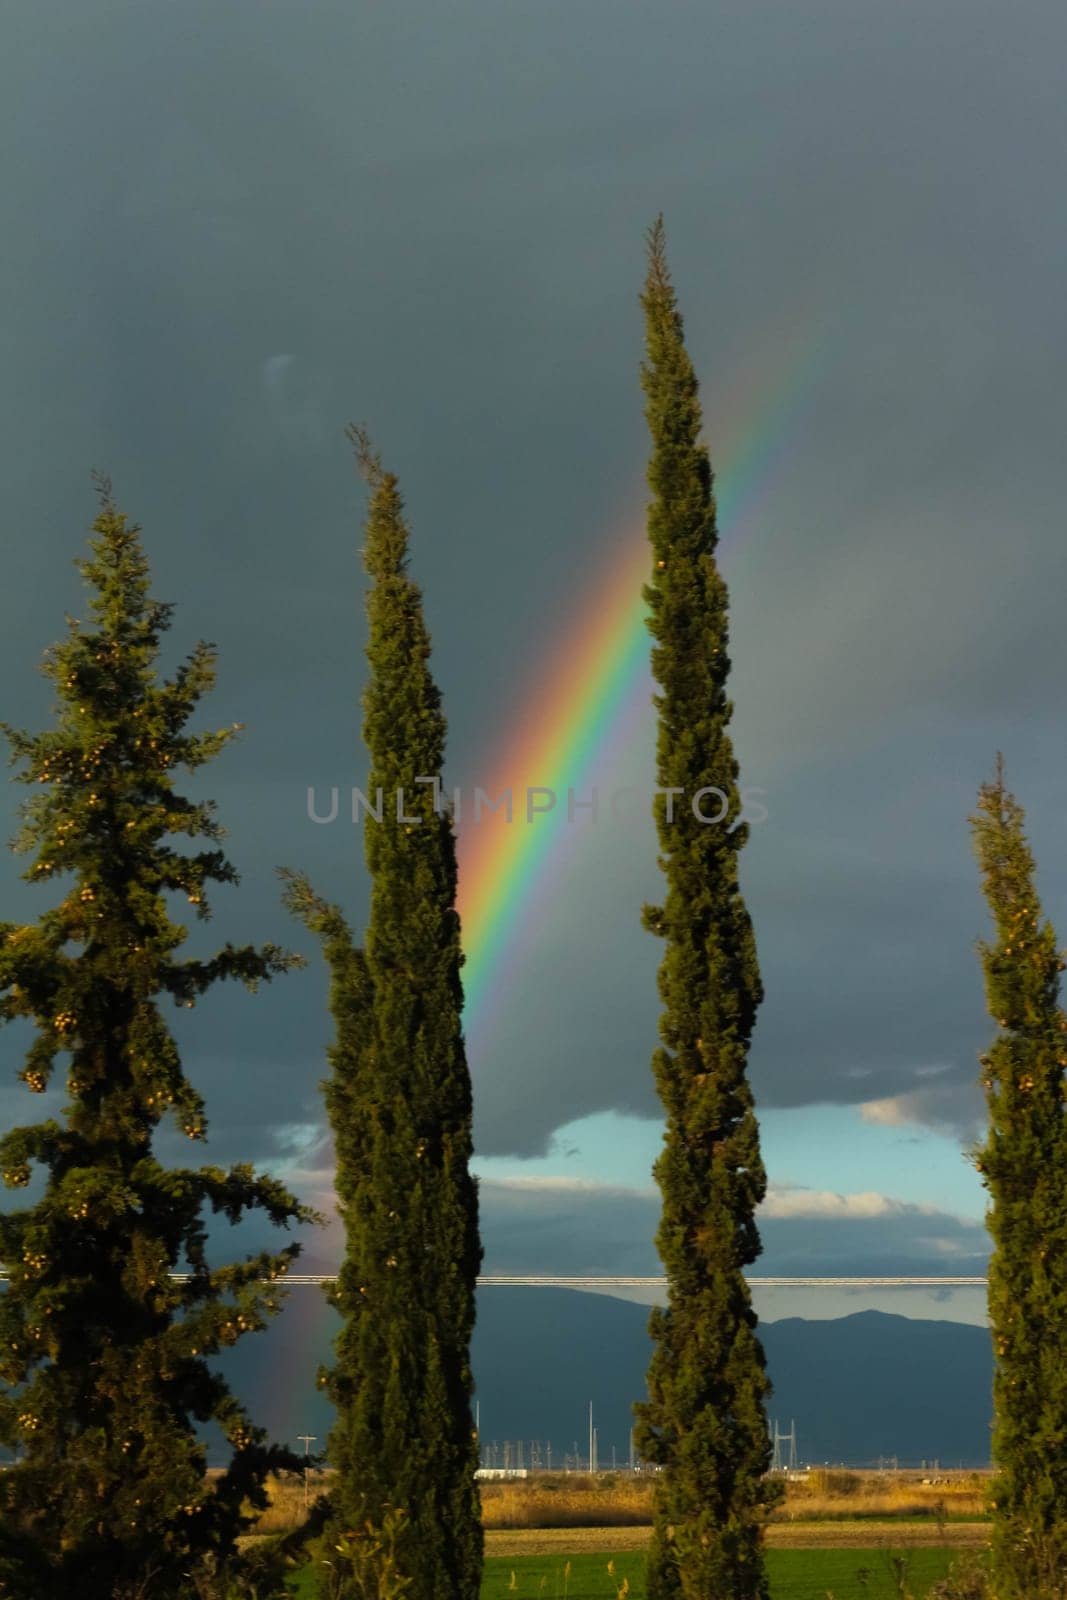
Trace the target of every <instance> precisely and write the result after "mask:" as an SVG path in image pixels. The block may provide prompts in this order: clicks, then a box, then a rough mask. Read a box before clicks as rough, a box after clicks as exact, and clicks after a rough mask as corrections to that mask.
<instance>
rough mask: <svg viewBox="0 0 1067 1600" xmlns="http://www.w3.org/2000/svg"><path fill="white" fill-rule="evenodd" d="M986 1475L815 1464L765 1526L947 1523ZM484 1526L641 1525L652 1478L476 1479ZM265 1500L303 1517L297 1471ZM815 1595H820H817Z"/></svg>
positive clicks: (974, 1496) (276, 1519)
mask: <svg viewBox="0 0 1067 1600" xmlns="http://www.w3.org/2000/svg"><path fill="white" fill-rule="evenodd" d="M988 1484H989V1479H988V1477H987V1476H986V1475H985V1474H983V1473H978V1472H958V1473H951V1474H946V1475H944V1476H941V1477H938V1478H937V1479H936V1480H934V1481H933V1482H930V1481H929V1480H925V1481H924V1478H923V1475H922V1474H921V1473H918V1472H898V1473H889V1472H886V1473H876V1472H848V1471H844V1470H833V1469H831V1470H827V1471H816V1472H811V1473H809V1474H807V1475H806V1476H804V1477H800V1478H794V1479H791V1480H790V1481H788V1482H787V1483H785V1484H784V1486H783V1487H784V1491H785V1492H784V1497H783V1500H782V1503H781V1505H779V1506H778V1507H776V1508H775V1510H774V1512H773V1513H772V1516H771V1527H772V1528H774V1527H777V1526H784V1525H789V1524H792V1523H795V1522H803V1523H810V1522H820V1521H827V1522H846V1521H847V1522H853V1521H854V1522H864V1521H868V1520H870V1521H878V1522H880V1521H882V1520H885V1519H887V1518H897V1519H900V1520H901V1521H907V1522H916V1521H928V1522H929V1524H930V1527H931V1529H932V1530H936V1529H937V1528H938V1527H941V1526H944V1525H945V1524H947V1523H956V1522H975V1521H979V1520H982V1519H984V1517H985V1514H986V1512H985V1496H986V1493H987V1490H988ZM328 1487H329V1474H328V1473H321V1474H318V1473H317V1474H314V1475H313V1478H312V1483H311V1492H312V1495H315V1494H317V1493H318V1492H319V1491H320V1490H322V1489H328ZM480 1489H481V1500H482V1522H483V1524H484V1526H485V1528H486V1529H487V1530H498V1529H515V1530H518V1529H523V1528H609V1527H616V1528H647V1527H648V1525H649V1523H650V1522H651V1520H652V1490H653V1484H652V1480H651V1479H650V1478H648V1477H636V1478H631V1477H629V1476H627V1475H625V1474H617V1475H616V1474H613V1473H601V1474H599V1475H598V1476H596V1477H592V1478H591V1477H589V1476H588V1475H586V1474H584V1473H569V1474H561V1473H556V1474H553V1473H541V1474H538V1475H537V1476H536V1477H533V1478H529V1479H520V1480H516V1481H511V1482H483V1483H482V1484H481V1485H480ZM270 1492H271V1507H270V1509H269V1511H267V1512H266V1513H265V1515H264V1516H263V1517H262V1518H261V1519H260V1522H259V1524H258V1526H257V1529H256V1531H257V1532H258V1533H264V1534H268V1533H284V1532H287V1531H288V1530H289V1529H290V1528H295V1527H297V1526H298V1525H299V1524H300V1523H301V1522H302V1521H303V1517H304V1486H303V1483H302V1482H301V1481H300V1480H299V1479H298V1478H290V1479H287V1480H278V1479H274V1480H272V1483H271V1485H270ZM820 1600H822V1597H821V1596H820Z"/></svg>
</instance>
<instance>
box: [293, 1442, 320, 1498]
mask: <svg viewBox="0 0 1067 1600" xmlns="http://www.w3.org/2000/svg"><path fill="white" fill-rule="evenodd" d="M317 1438H318V1434H316V1433H298V1434H297V1439H298V1440H299V1442H300V1443H301V1444H302V1445H303V1446H304V1513H305V1515H306V1514H307V1508H308V1454H309V1452H310V1450H311V1446H312V1445H313V1444H314V1443H315V1440H316V1439H317Z"/></svg>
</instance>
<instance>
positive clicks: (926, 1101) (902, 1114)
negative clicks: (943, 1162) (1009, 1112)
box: [859, 1068, 981, 1144]
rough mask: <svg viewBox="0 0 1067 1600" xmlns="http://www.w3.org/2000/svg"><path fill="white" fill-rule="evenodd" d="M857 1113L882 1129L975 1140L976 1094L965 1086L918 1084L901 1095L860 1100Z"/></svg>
mask: <svg viewBox="0 0 1067 1600" xmlns="http://www.w3.org/2000/svg"><path fill="white" fill-rule="evenodd" d="M921 1075H922V1076H924V1077H931V1076H935V1075H936V1069H933V1068H928V1069H926V1071H925V1072H923V1073H922V1074H921ZM859 1112H860V1116H861V1117H862V1118H863V1120H864V1122H871V1123H875V1124H877V1125H879V1126H881V1127H884V1128H907V1127H921V1128H931V1129H933V1130H934V1131H935V1132H937V1133H947V1134H951V1135H952V1136H953V1137H954V1138H957V1139H959V1140H960V1141H961V1142H962V1143H967V1144H969V1143H970V1142H971V1140H972V1139H974V1138H975V1137H976V1136H977V1134H978V1131H979V1126H980V1121H981V1106H980V1101H979V1097H978V1091H977V1089H976V1088H975V1087H974V1086H973V1085H971V1084H966V1083H965V1084H960V1083H944V1084H942V1083H925V1084H921V1085H920V1086H919V1087H918V1088H915V1089H906V1090H905V1091H904V1092H903V1093H902V1094H893V1095H887V1096H886V1097H885V1098H884V1099H880V1100H864V1101H863V1102H862V1103H861V1105H860V1108H859Z"/></svg>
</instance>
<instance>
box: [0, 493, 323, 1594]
mask: <svg viewBox="0 0 1067 1600" xmlns="http://www.w3.org/2000/svg"><path fill="white" fill-rule="evenodd" d="M91 552H92V554H91V558H90V559H89V560H88V561H85V562H83V563H82V564H81V570H82V573H83V575H84V577H85V580H86V583H87V585H88V587H89V590H90V592H91V595H92V599H91V611H92V622H91V624H89V625H88V626H83V625H82V624H80V623H79V622H77V621H73V620H72V621H71V622H70V629H69V633H68V636H67V638H66V639H65V640H64V641H63V642H62V643H61V644H59V645H57V646H55V647H54V648H53V649H52V650H51V651H50V652H49V654H48V656H47V657H46V662H45V671H46V673H47V675H48V677H49V678H51V680H52V682H53V683H54V685H55V687H56V691H57V697H58V704H57V720H56V725H55V727H54V728H53V729H52V730H51V731H49V732H46V733H42V734H36V735H31V734H24V733H18V732H14V731H13V730H11V729H6V730H5V731H6V732H7V736H8V739H9V740H10V743H11V745H12V748H13V751H14V756H15V759H16V760H17V761H18V762H19V763H20V764H21V767H22V772H21V777H22V779H23V781H25V782H27V783H31V784H33V785H35V788H36V792H35V794H34V796H33V798H31V799H30V800H29V801H28V802H27V803H26V804H25V806H24V807H23V817H24V827H23V831H22V834H21V836H20V838H19V840H18V841H17V842H16V843H17V848H19V849H21V850H23V851H27V852H31V853H32V856H33V864H32V865H31V867H30V868H29V870H28V872H27V873H26V877H27V878H29V879H30V881H31V882H34V883H51V882H53V881H55V882H56V883H57V885H58V886H59V888H60V890H61V892H62V898H61V899H60V901H59V903H58V904H57V905H56V906H55V907H54V908H53V909H52V910H50V911H47V912H45V913H44V915H43V916H42V917H41V918H40V919H39V921H38V922H36V923H35V924H32V925H30V926H28V927H18V926H13V925H11V924H4V925H2V926H0V994H2V996H3V998H2V1000H0V1018H2V1019H3V1020H10V1019H14V1018H23V1019H28V1021H29V1022H30V1023H31V1024H32V1025H33V1026H34V1028H35V1030H36V1035H35V1038H34V1041H33V1043H32V1044H31V1045H30V1048H29V1051H28V1054H27V1056H26V1062H25V1066H24V1067H23V1069H22V1072H21V1074H20V1076H21V1078H22V1081H23V1082H24V1083H25V1084H26V1086H27V1087H28V1088H29V1089H30V1090H32V1091H34V1092H36V1093H41V1092H43V1091H44V1090H45V1089H46V1087H47V1086H48V1084H49V1082H50V1080H51V1078H52V1076H53V1073H54V1071H55V1070H56V1068H57V1067H60V1068H61V1069H62V1070H64V1071H65V1075H66V1090H67V1095H68V1101H67V1104H66V1106H65V1107H64V1109H63V1112H62V1115H61V1117H60V1118H59V1119H58V1120H56V1119H50V1120H48V1121H45V1122H41V1123H37V1124H36V1125H34V1126H32V1127H22V1128H15V1129H13V1130H11V1131H10V1132H8V1133H7V1134H6V1135H5V1136H4V1137H3V1139H2V1140H0V1171H2V1174H3V1178H4V1182H5V1183H6V1184H7V1186H8V1187H10V1188H17V1187H22V1186H25V1185H27V1184H29V1183H30V1182H31V1178H32V1176H33V1174H34V1171H35V1169H36V1170H37V1173H38V1174H39V1175H40V1176H43V1178H44V1186H43V1193H42V1194H41V1198H40V1199H39V1200H38V1201H37V1202H36V1203H35V1204H33V1205H29V1206H27V1207H26V1208H25V1209H23V1210H18V1211H14V1212H7V1213H6V1214H4V1215H3V1216H0V1260H2V1261H3V1264H4V1266H5V1268H6V1269H7V1271H8V1273H9V1274H10V1283H9V1285H8V1287H7V1289H6V1292H4V1293H3V1294H0V1352H2V1354H0V1379H2V1381H3V1383H4V1384H5V1385H6V1389H5V1391H4V1393H3V1394H2V1395H0V1440H2V1441H3V1442H4V1443H5V1444H6V1445H8V1446H9V1447H13V1448H17V1449H18V1452H19V1457H20V1459H19V1464H18V1466H17V1467H15V1468H12V1469H10V1470H8V1471H5V1472H4V1473H3V1475H2V1477H0V1506H2V1512H3V1515H2V1530H0V1580H2V1581H0V1593H3V1594H4V1595H13V1596H19V1597H24V1600H49V1597H57V1600H58V1597H63V1600H67V1597H69V1596H71V1595H78V1596H80V1597H84V1600H97V1597H98V1600H105V1597H106V1600H116V1597H133V1596H140V1595H148V1594H150V1595H151V1596H152V1597H153V1600H156V1597H160V1600H166V1597H167V1596H177V1595H186V1594H188V1593H190V1579H189V1577H187V1576H186V1575H187V1574H190V1573H192V1574H194V1575H195V1574H197V1573H199V1572H202V1571H206V1570H208V1569H217V1568H218V1565H219V1563H220V1561H225V1560H226V1559H227V1557H228V1556H229V1555H230V1554H231V1553H232V1551H233V1549H234V1540H235V1538H236V1536H237V1535H238V1534H239V1533H241V1532H242V1531H243V1530H244V1528H245V1527H246V1526H247V1521H248V1519H247V1517H246V1516H245V1515H244V1513H243V1511H242V1506H244V1505H245V1504H246V1503H251V1504H252V1505H261V1504H263V1503H265V1502H264V1500H263V1497H262V1493H261V1485H262V1483H263V1480H264V1478H265V1476H266V1474H267V1473H268V1471H270V1470H272V1469H273V1468H274V1467H277V1466H281V1465H283V1464H284V1463H285V1461H286V1459H287V1457H286V1455H285V1453H284V1452H280V1451H277V1450H275V1449H274V1448H273V1447H271V1446H269V1445H268V1444H267V1443H266V1441H265V1436H264V1434H263V1432H262V1430H260V1429H258V1428H255V1427H254V1426H253V1425H252V1423H251V1422H250V1421H249V1419H248V1417H247V1416H246V1414H245V1412H244V1410H243V1409H242V1407H241V1406H240V1405H239V1404H238V1403H237V1401H236V1400H235V1399H234V1398H233V1397H232V1396H231V1395H230V1394H229V1393H228V1391H227V1389H226V1386H225V1384H224V1383H223V1382H222V1380H221V1379H220V1378H219V1377H218V1376H217V1375H216V1374H215V1373H214V1372H213V1371H212V1370H211V1368H210V1367H209V1366H208V1364H207V1362H206V1361H205V1359H204V1358H205V1357H209V1356H211V1355H213V1354H215V1353H217V1352H218V1351H219V1349H220V1348H221V1347H222V1346H223V1345H229V1344H233V1343H234V1342H235V1341H236V1340H237V1339H238V1338H239V1337H240V1335H241V1334H242V1333H245V1332H248V1331H250V1330H252V1329H256V1328H261V1327H263V1326H264V1324H265V1320H266V1319H267V1318H268V1317H269V1316H270V1314H271V1313H272V1312H273V1311H274V1310H276V1309H277V1303H278V1299H279V1294H280V1290H279V1288H278V1286H277V1284H276V1282H275V1280H276V1279H277V1278H278V1277H279V1276H281V1275H282V1274H283V1273H284V1272H285V1270H286V1269H287V1268H288V1266H289V1264H290V1262H291V1260H292V1258H293V1256H294V1255H295V1254H296V1252H297V1250H298V1248H299V1247H298V1246H297V1245H295V1244H293V1245H290V1246H288V1247H287V1248H286V1249H285V1250H283V1251H282V1252H280V1253H279V1254H272V1253H262V1254H259V1255H256V1256H255V1257H254V1258H250V1259H247V1260H244V1261H242V1262H241V1263H240V1264H239V1265H233V1266H228V1267H223V1268H218V1269H214V1270H212V1268H211V1267H210V1266H209V1264H208V1259H207V1253H206V1229H205V1223H204V1214H205V1210H206V1208H208V1207H210V1208H211V1209H212V1210H214V1211H215V1212H217V1213H221V1214H223V1215H224V1216H226V1217H227V1218H229V1219H230V1220H231V1221H234V1222H235V1221H237V1220H238V1219H239V1218H240V1217H241V1216H242V1215H243V1214H244V1213H245V1212H247V1211H249V1210H259V1211H262V1212H265V1213H266V1215H267V1216H268V1217H269V1218H270V1220H271V1222H272V1223H274V1224H276V1225H279V1226H283V1227H284V1226H286V1225H287V1224H289V1223H290V1222H292V1221H297V1220H307V1219H308V1218H309V1217H310V1215H311V1214H310V1213H309V1212H307V1211H306V1210H305V1209H304V1208H303V1207H301V1206H300V1205H298V1204H297V1202H296V1200H295V1199H294V1198H293V1196H292V1195H291V1194H290V1193H289V1192H288V1191H287V1190H286V1189H285V1188H284V1187H283V1186H282V1185H281V1184H280V1183H278V1182H277V1181H276V1180H275V1179H273V1178H270V1177H263V1176H257V1175H256V1174H255V1173H254V1172H253V1171H252V1169H251V1167H247V1166H238V1167H234V1168H231V1169H229V1170H223V1169H222V1168H220V1167H213V1166H206V1167H200V1168H165V1167H164V1166H162V1165H161V1164H160V1162H159V1161H158V1160H157V1159H156V1157H155V1155H154V1154H153V1135H154V1132H155V1130H156V1128H157V1127H158V1125H159V1123H160V1122H161V1120H162V1119H163V1118H164V1117H165V1116H170V1117H173V1118H174V1119H175V1120H176V1122H177V1123H178V1125H179V1126H180V1127H181V1128H183V1129H184V1131H185V1133H186V1134H187V1135H188V1136H189V1137H190V1138H191V1139H202V1138H203V1137H204V1134H205V1126H206V1125H205V1119H204V1107H203V1104H202V1102H201V1099H200V1096H199V1095H198V1094H197V1093H196V1091H195V1090H194V1089H193V1087H192V1086H191V1084H190V1083H189V1082H188V1081H187V1079H186V1078H185V1076H184V1074H183V1071H182V1066H181V1062H180V1060H179V1056H178V1051H177V1048H176V1046H175V1042H174V1039H173V1038H172V1036H171V1033H170V1031H169V1029H168V1027H167V1024H166V1023H165V1021H164V1020H163V1015H162V1013H161V1010H160V1002H161V1001H163V1000H169V1001H172V1002H174V1003H175V1004H176V1005H179V1006H192V1005H193V1004H194V1003H195V1002H196V999H197V998H198V997H199V996H200V995H201V994H203V993H204V992H205V990H207V989H208V988H209V987H210V986H211V985H212V984H213V983H215V982H217V981H218V980H220V979H223V978H237V979H239V980H241V981H242V982H243V983H245V984H246V985H247V986H248V987H249V988H255V986H256V984H257V982H259V981H261V980H265V979H270V978H271V977H273V976H274V975H275V974H276V973H279V972H283V971H285V969H286V968H287V967H289V966H290V965H291V964H292V959H293V958H291V957H289V956H287V955H286V954H285V953H284V952H283V951H282V950H280V949H278V948H276V947H275V946H267V947H266V948H264V949H262V950H260V949H255V948H253V947H251V946H247V947H242V948H235V947H233V946H231V945H227V946H226V947H225V948H224V949H223V950H221V951H219V952H218V953H217V954H216V955H214V956H212V957H211V958H210V959H207V960H181V959H179V957H178V955H177V951H178V950H179V948H180V946H181V944H182V942H183V940H184V938H185V929H184V928H183V927H181V926H180V925H179V924H178V923H176V922H174V921H172V920H171V917H170V915H169V913H168V903H167V899H166V896H167V895H168V894H171V893H173V894H180V895H184V896H185V897H186V899H187V900H188V902H189V903H190V904H191V905H193V906H194V907H195V908H196V912H197V915H198V916H200V917H205V916H206V915H207V906H206V901H205V886H206V885H207V884H209V883H233V882H235V881H236V875H235V873H234V870H233V868H232V867H231V866H230V864H229V862H228V861H227V860H226V858H225V856H224V855H223V854H222V852H221V850H220V849H219V848H218V840H219V837H220V829H219V826H218V824H217V823H216V822H215V820H214V815H213V808H212V806H211V805H210V804H209V803H206V802H202V801H201V802H193V801H190V800H187V799H185V798H183V797H182V796H181V795H180V794H178V793H177V792H176V789H175V783H174V774H175V772H176V770H177V769H178V768H185V769H187V770H189V769H195V768H198V767H200V766H202V765H203V764H204V763H205V762H206V761H209V760H210V759H211V758H212V756H214V755H215V754H216V753H217V752H218V751H219V750H220V749H221V748H222V747H223V745H224V744H225V743H226V742H227V740H228V739H230V738H231V737H232V734H233V731H234V730H233V729H226V730H223V731H221V732H217V733H206V734H193V733H187V732H186V731H185V725H186V723H187V721H188V719H189V717H190V715H191V714H192V712H193V711H194V709H195V707H196V705H197V702H198V701H199V700H200V698H201V696H202V695H203V694H204V693H205V692H206V691H207V690H208V689H209V688H210V687H211V685H212V682H213V679H214V657H213V652H212V650H211V649H210V647H209V646H207V645H200V646H198V648H197V649H196V650H194V651H193V653H192V654H191V655H190V656H189V657H188V659H187V660H186V661H185V662H184V664H183V665H182V666H181V667H179V669H178V671H177V672H176V673H175V675H174V677H173V678H172V679H171V680H169V681H160V680H159V679H158V678H157V676H156V672H155V661H156V657H157V652H158V647H159V639H160V635H161V633H162V632H163V631H164V630H165V629H166V628H167V627H168V626H169V623H170V608H169V607H167V606H165V605H161V604H159V603H158V602H156V601H154V600H152V599H151V598H150V596H149V593H148V571H147V565H146V562H145V559H144V556H143V554H142V550H141V546H140V542H139V537H138V529H136V528H132V527H128V526H127V524H126V520H125V518H124V517H123V516H121V515H120V514H119V512H118V511H116V510H115V508H114V507H113V505H112V504H111V501H110V496H109V494H108V492H107V490H106V486H104V494H103V508H102V511H101V514H100V516H99V517H98V518H97V521H96V523H95V525H94V537H93V539H92V542H91ZM175 836H183V837H185V838H188V839H203V840H205V841H206V846H205V848H204V849H202V850H200V851H199V852H196V853H192V854H186V853H183V852H181V851H180V850H179V849H177V848H176V847H175V845H174V843H173V840H174V839H175ZM175 1269H181V1270H183V1271H184V1272H186V1273H187V1274H188V1275H189V1276H188V1279H187V1281H185V1282H182V1283H178V1282H175V1281H174V1280H173V1279H172V1278H171V1277H170V1276H169V1274H170V1273H171V1272H172V1271H173V1270H175ZM209 1419H213V1420H214V1421H215V1422H216V1423H217V1424H218V1425H219V1427H220V1428H221V1429H222V1431H223V1433H224V1434H225V1436H226V1438H227V1439H228V1440H229V1442H230V1444H231V1446H232V1450H233V1454H232V1459H231V1464H230V1466H229V1468H228V1469H227V1470H226V1471H225V1472H224V1473H223V1474H222V1476H220V1477H218V1478H216V1479H215V1480H214V1481H213V1482H212V1483H210V1484H209V1483H208V1482H207V1481H206V1479H205V1475H204V1473H205V1457H204V1449H203V1447H202V1445H201V1444H200V1442H199V1440H198V1438H197V1435H196V1432H195V1424H196V1423H197V1422H206V1421H208V1420H209Z"/></svg>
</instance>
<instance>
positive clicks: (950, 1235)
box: [479, 1179, 989, 1277]
mask: <svg viewBox="0 0 1067 1600" xmlns="http://www.w3.org/2000/svg"><path fill="white" fill-rule="evenodd" d="M479 1193H480V1197H481V1212H482V1234H483V1238H484V1240H485V1248H486V1256H485V1265H484V1268H483V1270H484V1271H485V1272H486V1273H490V1274H491V1273H506V1274H509V1275H510V1274H517V1275H524V1274H528V1275H535V1276H536V1275H538V1274H541V1273H545V1272H552V1273H558V1274H560V1275H561V1276H563V1277H569V1276H575V1277H580V1276H584V1275H588V1276H592V1277H601V1276H625V1277H630V1276H634V1277H653V1276H656V1275H657V1274H659V1273H660V1272H662V1267H661V1265H660V1263H659V1260H658V1257H657V1256H656V1252H655V1248H654V1246H653V1243H652V1238H653V1235H654V1233H655V1229H656V1225H657V1222H658V1220H659V1196H658V1195H655V1194H652V1193H646V1192H644V1191H641V1190H636V1189H630V1190H628V1189H612V1188H609V1187H607V1186H602V1185H597V1184H583V1183H580V1182H572V1183H566V1182H564V1181H562V1180H561V1181H558V1182H554V1181H552V1180H543V1181H540V1182H539V1181H537V1180H535V1179H527V1180H522V1179H516V1180H515V1181H514V1182H513V1183H511V1184H508V1183H501V1182H496V1181H487V1180H484V1179H483V1181H482V1183H481V1184H480V1186H479ZM759 1227H760V1235H761V1237H762V1240H763V1254H762V1255H761V1257H760V1259H759V1263H758V1265H757V1266H756V1267H755V1268H753V1271H754V1272H756V1273H757V1274H758V1275H760V1276H767V1277H778V1276H785V1277H823V1276H830V1277H849V1276H861V1277H862V1276H867V1275H871V1274H873V1275H874V1276H877V1277H908V1276H919V1277H934V1276H953V1277H975V1276H981V1274H983V1273H984V1272H985V1267H986V1262H987V1260H988V1255H989V1248H988V1240H987V1237H986V1234H985V1231H984V1229H983V1227H982V1225H981V1223H979V1222H968V1221H964V1220H962V1219H960V1218H958V1217H954V1216H951V1215H949V1214H947V1213H945V1212H941V1211H937V1210H935V1209H934V1208H932V1207H925V1206H916V1205H908V1204H905V1203H904V1202H902V1201H898V1200H892V1199H889V1198H887V1197H885V1196H883V1195H878V1194H858V1195H839V1194H836V1193H834V1192H833V1191H825V1192H822V1191H813V1190H809V1189H775V1188H773V1187H772V1189H771V1191H770V1194H769V1196H768V1200H767V1203H766V1204H765V1205H764V1206H763V1207H762V1208H761V1210H760V1214H759Z"/></svg>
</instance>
